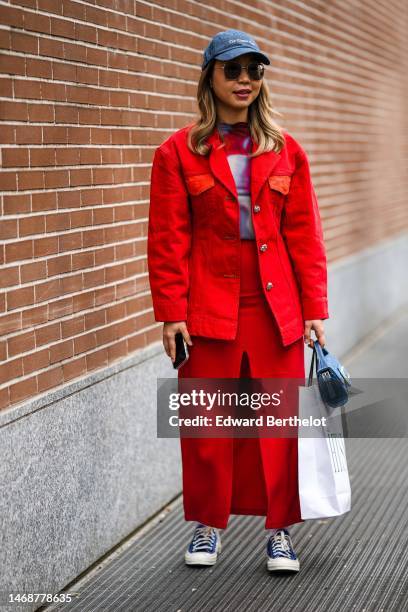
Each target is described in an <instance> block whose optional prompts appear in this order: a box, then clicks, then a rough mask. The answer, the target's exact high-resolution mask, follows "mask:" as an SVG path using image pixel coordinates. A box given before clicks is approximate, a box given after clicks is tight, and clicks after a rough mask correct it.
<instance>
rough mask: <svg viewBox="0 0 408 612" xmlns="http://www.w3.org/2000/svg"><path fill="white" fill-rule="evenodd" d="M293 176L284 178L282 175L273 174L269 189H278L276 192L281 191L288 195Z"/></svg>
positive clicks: (270, 177) (269, 178) (269, 179)
mask: <svg viewBox="0 0 408 612" xmlns="http://www.w3.org/2000/svg"><path fill="white" fill-rule="evenodd" d="M290 179H291V176H284V175H280V174H271V175H270V176H269V177H268V181H269V187H270V188H271V189H276V191H280V192H281V193H285V194H286V193H288V192H289V186H290Z"/></svg>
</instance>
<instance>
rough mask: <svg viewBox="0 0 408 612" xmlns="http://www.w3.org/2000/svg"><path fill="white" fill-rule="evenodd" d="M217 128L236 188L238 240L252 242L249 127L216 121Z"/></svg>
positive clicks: (250, 140)
mask: <svg viewBox="0 0 408 612" xmlns="http://www.w3.org/2000/svg"><path fill="white" fill-rule="evenodd" d="M217 128H218V130H219V131H220V132H221V133H222V135H223V137H224V141H225V152H226V154H227V159H228V163H229V165H230V168H231V172H232V175H233V177H234V180H235V185H236V188H237V194H238V202H239V232H240V238H241V239H250V240H254V239H255V235H254V228H253V224H252V216H251V194H250V180H251V160H250V158H248V154H249V153H251V150H252V139H251V133H250V131H249V125H248V123H247V122H246V121H238V122H237V123H225V122H223V121H218V122H217Z"/></svg>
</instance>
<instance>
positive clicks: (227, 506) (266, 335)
mask: <svg viewBox="0 0 408 612" xmlns="http://www.w3.org/2000/svg"><path fill="white" fill-rule="evenodd" d="M240 264H241V270H240V275H241V280H240V302H239V313H238V331H237V336H236V338H235V339H234V340H218V339H213V338H205V337H202V336H191V339H192V341H193V346H191V347H188V350H189V353H190V357H189V359H188V361H187V362H186V363H185V364H184V365H183V366H182V367H181V368H180V369H179V370H178V378H179V379H180V378H183V377H185V378H239V377H241V376H244V377H246V378H263V377H264V378H276V377H296V378H299V379H304V377H305V366H304V341H303V338H299V339H298V340H296V341H295V342H293V343H292V344H290V345H288V346H285V347H284V346H283V345H282V341H281V338H280V334H279V329H278V327H277V325H276V322H275V319H274V316H273V313H272V311H271V309H270V307H269V304H268V302H267V300H266V297H265V295H264V291H263V287H262V283H261V278H260V274H259V268H258V253H257V245H256V242H255V240H241V261H240ZM180 446H181V458H182V471H183V506H184V517H185V520H187V521H198V522H201V523H204V524H205V525H210V526H212V527H218V528H220V529H225V528H226V527H227V524H228V519H229V516H230V514H251V515H260V516H265V529H272V528H274V527H284V526H288V525H291V524H293V523H298V522H303V520H302V518H301V515H300V503H299V493H298V466H297V461H298V455H297V438H296V437H292V438H262V437H260V438H187V437H180Z"/></svg>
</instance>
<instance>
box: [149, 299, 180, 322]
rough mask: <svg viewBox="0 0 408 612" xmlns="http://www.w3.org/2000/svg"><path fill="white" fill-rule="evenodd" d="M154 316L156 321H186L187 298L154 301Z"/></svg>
mask: <svg viewBox="0 0 408 612" xmlns="http://www.w3.org/2000/svg"><path fill="white" fill-rule="evenodd" d="M153 311H154V318H155V320H156V321H164V322H165V321H186V320H187V300H180V301H179V302H174V300H173V301H171V302H170V301H167V300H163V301H162V302H161V301H158V300H155V301H154V302H153Z"/></svg>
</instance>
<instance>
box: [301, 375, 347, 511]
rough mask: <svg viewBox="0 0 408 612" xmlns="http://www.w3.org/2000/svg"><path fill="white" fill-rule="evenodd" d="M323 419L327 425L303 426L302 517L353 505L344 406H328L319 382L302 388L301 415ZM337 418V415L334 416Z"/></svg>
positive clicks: (345, 509)
mask: <svg viewBox="0 0 408 612" xmlns="http://www.w3.org/2000/svg"><path fill="white" fill-rule="evenodd" d="M310 417H313V418H316V419H319V420H321V418H322V417H326V422H327V426H326V427H324V426H323V425H313V426H309V425H302V421H300V425H299V430H298V432H299V437H298V474H299V497H300V509H301V517H302V518H303V519H313V518H323V517H330V516H338V515H340V514H344V513H345V512H348V511H349V510H350V508H351V488H350V480H349V474H348V468H347V459H346V448H345V443H344V437H343V428H342V421H341V412H340V408H336V409H332V408H327V407H326V405H325V404H324V402H323V401H322V398H321V396H320V392H319V388H318V386H317V385H311V386H306V387H299V418H300V419H303V418H304V419H308V420H309V418H310ZM333 417H335V418H333Z"/></svg>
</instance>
